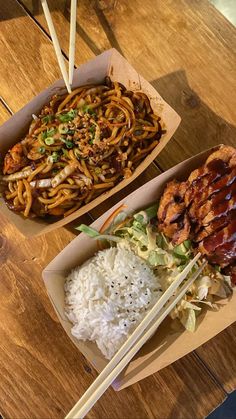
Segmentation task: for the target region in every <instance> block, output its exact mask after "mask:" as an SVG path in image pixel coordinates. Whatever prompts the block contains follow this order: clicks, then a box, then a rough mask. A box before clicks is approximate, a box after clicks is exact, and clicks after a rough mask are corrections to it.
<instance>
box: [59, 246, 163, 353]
mask: <svg viewBox="0 0 236 419" xmlns="http://www.w3.org/2000/svg"><path fill="white" fill-rule="evenodd" d="M65 292H66V301H65V302H66V315H67V317H68V318H69V320H70V321H71V322H72V323H73V327H72V330H71V333H72V334H73V336H75V337H76V338H77V339H79V340H90V341H94V342H96V343H97V346H98V348H99V349H100V350H101V352H102V353H103V355H104V356H105V357H106V358H107V359H111V358H112V356H113V355H114V354H115V353H116V352H117V350H118V349H119V348H120V347H121V346H122V344H123V343H124V342H125V340H126V339H127V337H128V335H129V334H131V333H132V331H133V330H134V329H135V326H136V325H137V323H139V322H140V321H141V320H142V319H143V317H144V316H145V315H146V313H147V311H148V310H149V309H150V308H151V307H152V306H153V304H154V303H155V302H156V301H157V299H158V298H159V297H160V295H161V290H160V284H159V282H158V279H157V277H156V276H155V275H154V273H153V272H152V270H151V269H150V268H149V266H148V265H147V264H146V263H145V262H144V261H143V260H142V259H141V258H139V257H138V256H136V255H135V254H134V253H133V252H132V251H131V250H129V249H127V248H126V247H123V246H122V245H118V246H117V247H111V248H109V249H106V250H102V251H99V252H98V253H97V254H96V255H95V256H94V257H92V258H91V259H90V260H89V261H87V262H86V263H85V264H83V265H82V266H80V267H78V268H76V269H74V270H73V271H72V272H71V273H70V275H69V276H68V278H67V279H66V282H65Z"/></svg>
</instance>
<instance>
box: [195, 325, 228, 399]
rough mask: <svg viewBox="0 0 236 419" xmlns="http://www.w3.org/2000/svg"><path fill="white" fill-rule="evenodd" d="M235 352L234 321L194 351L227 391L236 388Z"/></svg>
mask: <svg viewBox="0 0 236 419" xmlns="http://www.w3.org/2000/svg"><path fill="white" fill-rule="evenodd" d="M235 352H236V323H234V324H233V325H232V326H230V327H228V328H227V329H226V330H224V331H223V332H221V333H220V334H219V335H217V336H216V337H215V338H214V339H211V340H210V341H209V342H207V343H205V345H203V346H201V347H200V348H198V349H197V351H196V353H197V354H198V355H199V356H200V358H201V359H202V360H203V361H204V362H206V363H207V365H208V366H209V367H210V369H211V371H212V372H213V373H214V375H215V377H216V379H217V380H219V382H221V384H222V385H223V387H224V389H225V391H227V392H228V393H230V392H231V391H234V390H235V389H236V358H235Z"/></svg>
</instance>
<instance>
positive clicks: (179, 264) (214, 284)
mask: <svg viewBox="0 0 236 419" xmlns="http://www.w3.org/2000/svg"><path fill="white" fill-rule="evenodd" d="M157 207H158V204H156V205H153V206H151V207H149V208H147V209H145V210H142V211H139V212H136V213H134V214H129V213H128V212H127V211H125V210H124V206H121V210H120V212H118V211H117V210H116V211H115V213H114V214H115V216H114V218H113V219H112V216H110V217H109V218H110V219H111V222H110V224H109V225H108V226H107V228H106V229H102V232H101V233H100V232H98V231H96V230H95V229H93V228H91V227H88V226H86V225H84V224H81V225H80V226H79V227H78V228H77V229H78V230H79V231H82V232H84V233H86V234H87V235H88V236H90V237H92V238H96V239H98V240H105V241H107V242H108V243H109V244H110V245H116V244H117V243H120V244H121V245H123V246H125V247H128V248H129V249H131V250H132V251H133V252H134V253H135V254H136V255H138V256H139V257H141V258H142V259H144V260H145V261H146V263H147V264H148V265H149V266H150V267H151V268H152V269H153V271H154V273H155V274H156V275H157V276H158V279H159V281H160V283H161V286H162V290H163V291H165V290H166V289H167V288H168V287H169V285H170V284H171V283H172V282H174V281H175V278H176V276H177V275H178V274H179V273H180V272H181V271H182V270H183V269H184V268H185V266H186V265H187V264H188V263H189V262H190V260H191V259H192V258H193V257H194V249H193V246H192V243H191V241H190V240H186V241H184V242H183V243H181V244H180V245H178V246H173V245H172V243H171V242H170V240H169V239H167V238H166V237H165V236H164V234H163V233H160V232H159V231H158V225H157V219H156V214H157ZM105 224H106V223H105ZM106 225H107V224H106ZM195 269H196V268H195V267H194V268H193V269H192V271H191V272H190V273H189V275H188V277H187V278H189V276H191V275H192V274H193V272H194V270H195ZM187 278H186V279H187ZM231 293H232V286H231V283H230V277H228V276H227V277H226V276H225V275H222V274H221V272H220V270H219V268H218V267H213V266H211V265H209V264H207V265H206V267H205V268H204V270H203V272H202V274H201V275H200V277H198V279H197V280H196V281H195V282H194V284H193V285H192V286H191V288H190V289H189V290H188V292H187V293H186V294H185V296H184V297H183V299H182V300H181V301H180V302H179V303H178V304H177V306H176V307H175V308H174V309H173V310H172V312H171V314H170V315H171V317H172V319H179V320H180V322H181V323H182V324H183V326H184V327H185V329H187V330H188V331H190V332H194V331H195V330H196V322H197V316H198V315H199V314H200V312H201V311H202V308H203V307H208V308H210V309H213V310H217V309H218V305H217V300H218V299H219V298H227V297H228V296H229V295H230V294H231Z"/></svg>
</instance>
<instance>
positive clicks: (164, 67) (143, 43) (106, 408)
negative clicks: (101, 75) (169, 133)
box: [0, 0, 236, 419]
mask: <svg viewBox="0 0 236 419" xmlns="http://www.w3.org/2000/svg"><path fill="white" fill-rule="evenodd" d="M48 3H49V6H50V9H51V10H52V12H53V19H54V21H55V24H56V29H57V33H58V34H59V39H60V43H61V45H62V48H63V50H64V53H65V55H66V56H67V55H68V39H69V23H68V17H69V4H70V2H69V1H65V0H60V1H58V0H52V1H48ZM0 16H1V22H0V76H1V102H0V114H1V118H0V119H1V122H4V121H5V120H7V118H8V117H9V116H10V114H11V113H13V112H16V111H17V110H19V109H20V108H21V107H22V106H24V105H25V104H26V103H27V102H28V101H29V100H30V99H32V98H33V97H34V96H35V95H36V94H38V93H39V92H40V91H41V90H43V89H44V88H46V87H47V86H48V85H49V84H51V83H52V82H53V81H54V80H55V79H57V78H59V77H60V74H59V71H58V65H57V62H56V59H55V56H54V51H53V47H52V44H51V40H50V37H49V35H48V29H47V26H46V23H45V19H44V17H43V15H42V10H41V7H40V1H39V0H21V1H20V0H8V1H5V0H0ZM111 46H113V47H115V48H117V49H118V50H119V51H120V52H121V53H122V54H123V55H124V56H125V57H126V58H127V59H128V60H129V61H130V63H131V64H132V65H133V66H134V67H135V68H136V69H137V70H138V71H139V72H140V73H141V74H142V75H143V76H144V77H145V78H146V79H147V80H149V81H150V82H151V83H152V84H153V85H154V86H155V87H156V88H157V90H158V91H159V92H160V93H161V94H162V96H163V97H164V98H165V99H166V100H167V101H168V102H169V103H170V105H172V106H173V108H174V109H176V111H177V112H178V113H179V114H180V115H181V117H182V123H181V126H180V128H179V129H178V131H177V132H176V134H175V136H174V138H173V139H172V140H171V141H170V143H169V145H168V146H167V147H166V148H165V150H164V151H163V152H162V153H161V155H160V156H159V157H158V159H157V161H156V162H155V163H153V164H152V165H151V166H150V168H148V170H146V172H145V173H144V175H142V176H141V177H140V178H138V179H137V181H135V182H134V183H133V184H132V185H130V186H129V187H127V188H126V189H125V190H124V191H122V193H119V194H117V195H116V196H115V197H114V198H112V199H111V200H109V202H107V201H106V203H105V204H104V205H102V206H100V207H99V208H96V209H95V210H93V211H92V213H91V214H89V215H88V216H86V217H85V220H84V221H86V222H89V221H90V220H91V218H95V217H98V216H99V214H101V213H102V212H103V211H104V210H105V209H107V208H108V207H109V206H111V205H113V204H114V203H115V202H117V201H118V200H120V199H121V197H122V196H124V195H126V194H127V193H129V192H130V191H131V190H133V189H134V188H136V187H137V186H139V185H141V184H142V183H145V182H146V181H148V180H149V179H150V178H152V177H153V176H155V175H156V174H157V173H159V172H160V171H162V170H166V169H167V168H169V167H171V166H173V165H174V164H176V163H178V162H180V161H181V160H184V159H185V158H187V157H189V156H191V155H193V154H195V153H197V152H199V151H201V150H203V149H205V148H207V147H210V146H212V145H215V144H217V143H222V142H223V143H227V144H234V145H235V144H236V128H235V124H236V96H235V91H236V30H235V28H234V27H233V26H232V25H231V24H230V23H229V22H228V21H226V19H225V18H224V17H223V16H222V15H220V14H219V13H218V12H217V11H216V9H214V7H213V6H211V5H210V4H209V2H208V1H206V0H178V1H175V0H159V1H155V0H146V1H145V2H143V1H142V0H136V1H135V0H130V1H125V0H103V1H100V2H99V1H88V0H87V1H86V0H80V1H79V6H78V17H77V53H76V65H79V64H80V63H82V62H85V61H86V60H88V59H89V58H92V57H94V55H97V54H99V53H100V52H102V51H104V50H105V49H108V48H110V47H111ZM0 227H1V233H0V262H1V273H0V348H1V351H0V371H1V379H0V409H1V412H2V414H3V416H4V417H5V418H14V419H26V418H30V419H32V418H40V419H41V418H53V419H54V418H58V419H60V418H63V417H64V415H65V414H66V413H67V412H68V411H69V409H70V408H71V407H72V406H73V404H74V403H75V402H76V401H77V400H78V399H79V398H80V397H81V395H82V394H83V392H84V391H85V390H86V388H87V387H88V386H89V385H90V384H91V383H92V381H93V380H94V378H95V377H96V372H95V371H94V370H93V368H91V366H90V365H88V364H87V362H86V360H85V358H84V357H83V356H82V355H81V354H80V353H79V352H78V351H77V350H76V348H75V347H74V346H73V344H72V343H71V342H70V341H69V339H68V338H67V336H66V334H65V333H64V331H63V330H62V328H61V326H60V324H59V323H58V320H57V318H56V315H55V313H54V311H53V309H52V307H51V304H50V302H49V299H48V298H47V295H46V292H45V289H44V286H43V283H42V279H41V271H42V269H43V267H44V266H45V265H46V264H47V263H48V262H49V261H50V260H51V259H52V258H53V257H54V256H55V255H56V254H57V253H58V252H59V251H60V250H61V249H63V248H64V247H65V246H66V245H67V244H68V243H69V241H70V240H72V239H73V237H74V235H75V232H72V229H69V228H67V229H66V228H63V229H59V230H57V231H55V232H53V233H50V234H47V235H45V236H42V237H38V238H33V239H25V238H24V237H22V236H21V234H20V233H18V231H17V230H16V229H15V228H14V227H13V226H12V225H11V224H10V223H9V222H8V221H7V220H6V219H3V218H1V219H0ZM235 347H236V325H235V324H234V325H232V326H231V327H229V328H228V329H227V330H225V331H224V332H222V333H221V334H220V335H218V336H217V337H215V338H214V339H212V340H211V341H209V342H208V343H206V344H205V345H204V346H202V347H200V348H198V349H197V350H196V351H194V352H193V353H191V354H189V355H187V356H186V357H184V358H183V359H181V360H179V361H177V362H176V363H174V364H173V365H171V366H169V367H167V368H165V369H163V370H162V371H160V372H158V373H156V374H154V375H152V376H151V377H149V378H147V379H145V380H143V381H141V382H139V383H137V384H135V385H133V386H132V387H129V388H127V389H125V390H123V391H121V392H118V393H116V392H114V391H113V390H112V389H109V390H108V391H107V392H106V394H105V395H104V396H103V397H102V398H101V399H100V401H99V402H98V403H97V404H96V406H95V407H94V408H93V409H92V410H91V412H90V413H89V415H88V417H89V418H120V419H121V418H161V419H162V418H178V419H179V418H185V419H188V418H189V419H190V418H193V417H194V418H203V417H205V415H207V414H208V413H209V412H210V411H211V410H212V409H214V408H215V407H216V406H217V405H218V404H220V403H221V402H222V401H223V400H224V399H225V397H226V394H227V393H228V392H230V391H232V390H233V389H235V387H236V360H235Z"/></svg>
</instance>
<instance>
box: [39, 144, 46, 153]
mask: <svg viewBox="0 0 236 419" xmlns="http://www.w3.org/2000/svg"><path fill="white" fill-rule="evenodd" d="M38 151H39V153H41V154H44V153H45V151H46V149H45V147H43V146H42V147H39V149H38Z"/></svg>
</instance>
